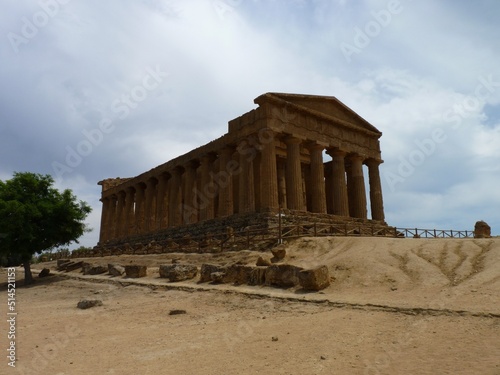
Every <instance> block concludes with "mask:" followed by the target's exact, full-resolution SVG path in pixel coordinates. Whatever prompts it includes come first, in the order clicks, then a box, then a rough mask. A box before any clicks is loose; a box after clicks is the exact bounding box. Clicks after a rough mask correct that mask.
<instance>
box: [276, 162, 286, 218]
mask: <svg viewBox="0 0 500 375" xmlns="http://www.w3.org/2000/svg"><path fill="white" fill-rule="evenodd" d="M277 167H278V199H279V206H280V207H281V208H287V205H286V172H285V170H286V168H285V162H284V161H283V162H281V161H280V162H278V165H277Z"/></svg>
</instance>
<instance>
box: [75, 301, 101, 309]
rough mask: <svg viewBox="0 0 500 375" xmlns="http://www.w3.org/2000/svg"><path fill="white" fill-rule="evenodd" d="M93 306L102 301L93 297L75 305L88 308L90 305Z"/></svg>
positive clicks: (98, 304) (99, 304)
mask: <svg viewBox="0 0 500 375" xmlns="http://www.w3.org/2000/svg"><path fill="white" fill-rule="evenodd" d="M94 306H102V301H101V300H99V299H94V300H88V299H84V300H81V301H80V302H78V304H77V305H76V307H78V308H79V309H90V308H91V307H94Z"/></svg>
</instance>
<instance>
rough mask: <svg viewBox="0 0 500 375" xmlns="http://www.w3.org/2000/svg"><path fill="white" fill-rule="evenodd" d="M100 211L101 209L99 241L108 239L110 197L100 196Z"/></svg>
mask: <svg viewBox="0 0 500 375" xmlns="http://www.w3.org/2000/svg"><path fill="white" fill-rule="evenodd" d="M101 202H102V211H101V229H100V232H99V242H102V243H104V242H106V241H107V240H108V238H107V234H108V220H109V206H110V198H109V197H102V198H101Z"/></svg>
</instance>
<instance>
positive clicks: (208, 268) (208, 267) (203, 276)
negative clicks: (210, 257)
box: [199, 263, 224, 283]
mask: <svg viewBox="0 0 500 375" xmlns="http://www.w3.org/2000/svg"><path fill="white" fill-rule="evenodd" d="M214 272H224V267H223V266H219V265H216V264H208V263H204V264H202V265H201V270H200V281H199V282H200V283H206V282H208V281H212V278H211V276H210V275H211V274H212V273H214Z"/></svg>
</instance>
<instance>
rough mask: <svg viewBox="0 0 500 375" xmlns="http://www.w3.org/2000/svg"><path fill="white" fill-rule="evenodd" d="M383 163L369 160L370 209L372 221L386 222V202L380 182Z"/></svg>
mask: <svg viewBox="0 0 500 375" xmlns="http://www.w3.org/2000/svg"><path fill="white" fill-rule="evenodd" d="M380 163H381V161H379V160H375V159H368V160H367V161H366V165H367V166H368V182H369V184H370V208H371V213H372V220H379V221H384V220H385V215H384V201H383V199H382V184H381V182H380V172H379V165H380Z"/></svg>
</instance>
